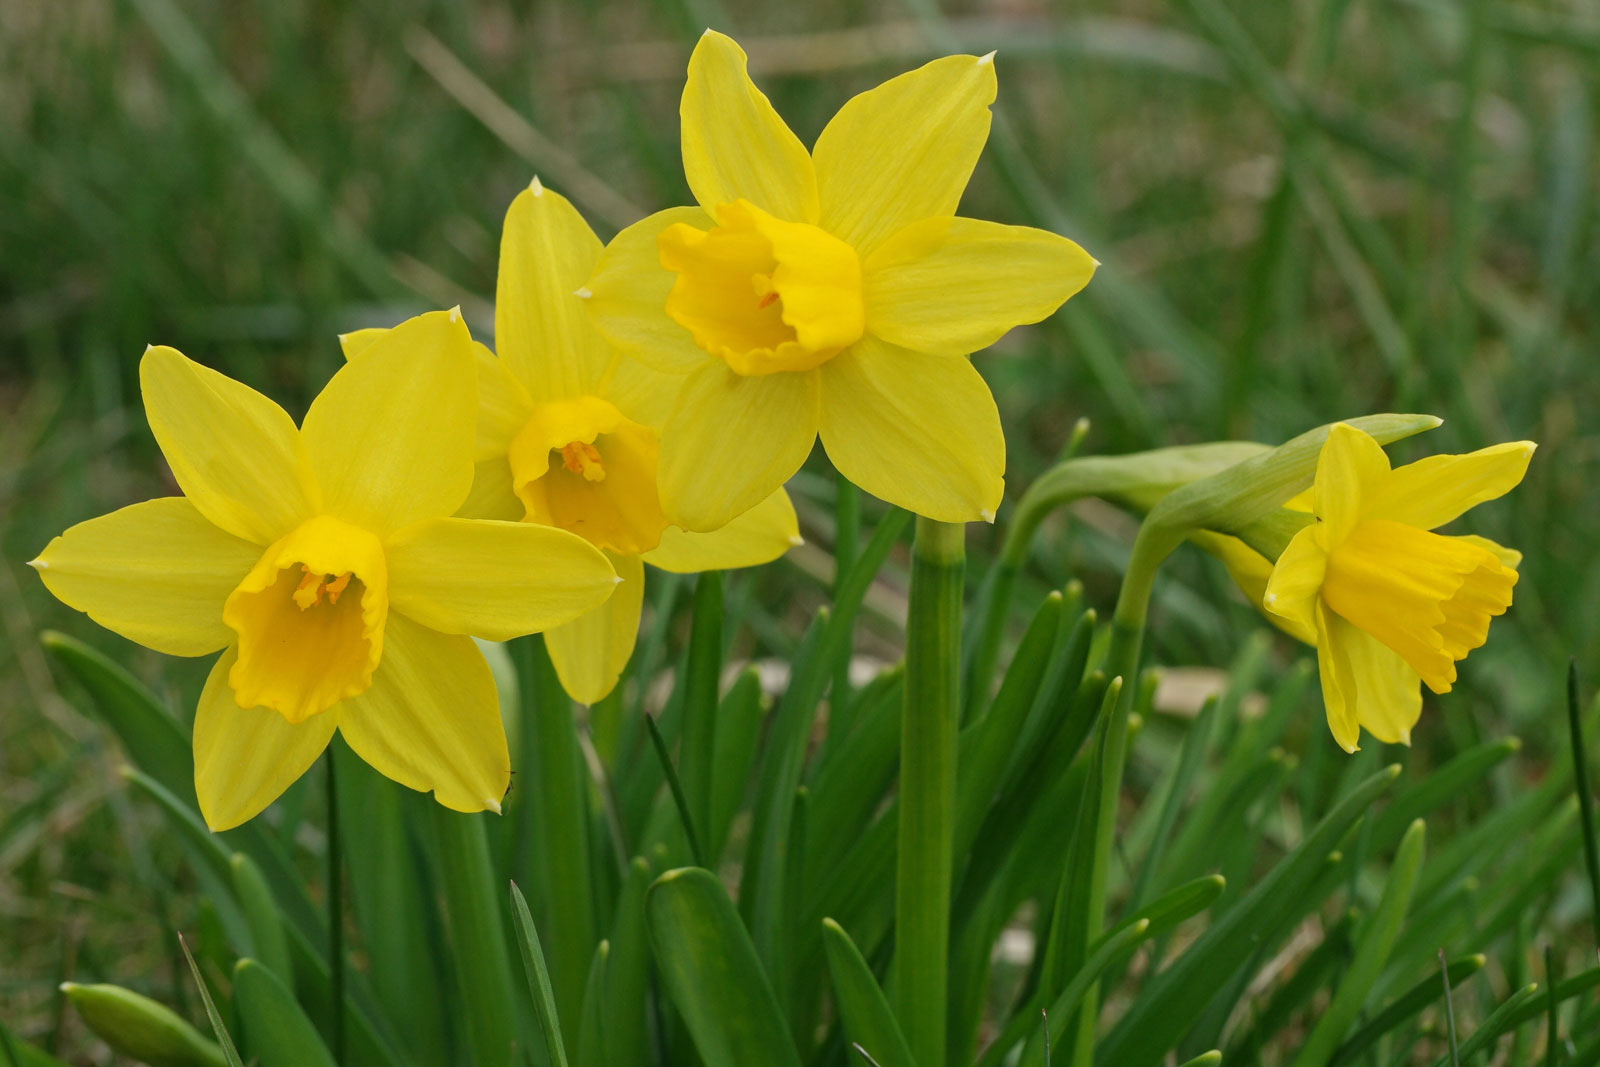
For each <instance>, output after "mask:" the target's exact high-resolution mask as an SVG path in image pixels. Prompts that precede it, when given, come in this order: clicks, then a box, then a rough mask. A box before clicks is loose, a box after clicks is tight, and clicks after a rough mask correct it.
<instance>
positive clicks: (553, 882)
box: [511, 635, 598, 1048]
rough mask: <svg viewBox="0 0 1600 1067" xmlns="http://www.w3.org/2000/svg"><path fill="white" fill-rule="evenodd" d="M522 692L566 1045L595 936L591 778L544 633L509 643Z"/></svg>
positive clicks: (539, 869) (578, 1013) (543, 896)
mask: <svg viewBox="0 0 1600 1067" xmlns="http://www.w3.org/2000/svg"><path fill="white" fill-rule="evenodd" d="M511 648H512V651H513V655H514V656H515V657H516V664H517V675H518V681H519V683H520V688H521V696H522V729H523V730H524V731H527V732H528V733H527V734H526V735H525V736H531V737H533V738H534V739H535V740H534V746H533V751H534V755H535V759H536V761H537V762H536V764H535V765H534V766H532V767H529V768H528V769H527V773H528V775H529V776H530V777H531V778H532V779H533V781H532V782H531V783H530V785H531V786H532V787H533V788H532V793H533V796H532V801H533V811H534V818H533V819H532V820H531V825H532V827H533V828H534V833H536V834H537V835H538V838H537V842H538V843H537V850H538V854H539V855H540V857H541V862H540V863H539V864H537V865H536V867H535V869H534V870H533V871H531V872H530V873H531V874H532V876H533V877H534V878H535V879H536V880H537V881H538V882H539V888H540V892H539V894H538V899H539V901H540V902H541V903H542V904H543V905H544V907H545V908H547V909H548V911H546V913H545V916H546V922H545V923H544V924H543V929H545V930H547V931H548V934H547V935H546V937H545V948H546V950H547V951H546V958H547V961H548V963H549V968H550V983H551V986H552V987H553V988H554V990H555V998H556V1014H557V1017H558V1018H559V1019H560V1020H561V1029H562V1036H563V1038H564V1039H565V1041H566V1044H567V1047H569V1048H570V1047H573V1046H574V1045H575V1043H576V1042H577V1038H578V1029H577V1028H578V1022H579V1020H580V1018H581V1017H582V1007H583V991H584V986H585V985H586V983H587V981H588V974H589V961H590V957H591V956H592V955H593V954H594V945H595V942H596V941H597V940H598V935H597V933H596V920H595V914H594V893H593V892H592V890H591V879H590V871H591V868H590V863H589V781H588V775H587V773H586V772H585V770H584V764H583V754H582V752H581V751H580V749H579V746H578V725H577V721H576V719H575V717H574V715H573V706H572V700H571V698H569V697H568V696H567V694H566V691H565V690H564V689H562V688H561V681H560V679H558V678H557V677H556V673H555V668H554V667H553V666H552V665H551V663H550V656H549V653H547V652H546V651H545V647H544V638H543V637H540V636H538V635H533V636H529V637H521V638H518V639H517V640H516V641H514V642H513V643H512V645H511Z"/></svg>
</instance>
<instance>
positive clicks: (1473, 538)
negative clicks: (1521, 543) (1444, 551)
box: [1454, 534, 1522, 571]
mask: <svg viewBox="0 0 1600 1067" xmlns="http://www.w3.org/2000/svg"><path fill="white" fill-rule="evenodd" d="M1454 540H1457V541H1465V542H1466V543H1467V544H1469V545H1477V546H1478V547H1479V548H1481V549H1485V550H1486V551H1488V552H1489V553H1490V554H1491V555H1493V556H1494V557H1495V558H1496V559H1498V560H1499V561H1500V564H1501V566H1503V567H1505V568H1506V569H1507V570H1513V571H1514V570H1516V569H1517V568H1518V567H1521V566H1522V553H1521V552H1518V551H1517V550H1516V549H1514V548H1507V547H1506V546H1505V545H1502V544H1499V543H1497V542H1495V541H1491V540H1489V539H1488V538H1487V537H1479V536H1478V535H1477V534H1457V535H1455V537H1454Z"/></svg>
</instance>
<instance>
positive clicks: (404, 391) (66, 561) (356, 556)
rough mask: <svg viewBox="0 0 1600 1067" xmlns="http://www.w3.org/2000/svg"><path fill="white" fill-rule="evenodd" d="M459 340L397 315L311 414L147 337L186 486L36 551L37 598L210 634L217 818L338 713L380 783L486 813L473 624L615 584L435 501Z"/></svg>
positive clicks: (488, 631)
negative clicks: (386, 780) (397, 321)
mask: <svg viewBox="0 0 1600 1067" xmlns="http://www.w3.org/2000/svg"><path fill="white" fill-rule="evenodd" d="M472 360H473V356H472V348H471V340H470V338H469V337H468V335H467V330H466V327H465V325H464V324H463V323H462V322H461V321H460V316H459V315H458V314H457V313H456V312H453V311H452V312H438V313H435V314H429V315H423V316H420V317H418V318H414V319H411V320H409V321H408V322H405V323H403V324H402V325H400V326H398V327H396V328H395V329H393V330H391V331H388V332H387V334H386V336H385V337H384V338H383V339H382V340H381V341H380V342H379V343H377V344H374V345H373V346H372V349H371V351H370V352H369V353H368V354H367V356H366V357H365V358H364V359H362V360H361V361H360V362H359V363H352V364H348V365H346V366H345V367H344V368H342V369H341V370H340V371H339V372H338V373H337V374H335V375H334V376H333V378H332V380H331V381H329V382H328V385H327V387H326V388H325V389H323V391H322V393H321V394H320V395H319V396H318V397H317V398H316V400H315V401H314V402H313V403H312V405H311V409H310V411H309V412H307V414H306V417H305V421H304V424H303V425H302V426H300V427H299V428H296V426H295V424H294V420H292V419H291V418H290V417H289V416H288V414H286V413H285V412H284V410H283V409H282V408H280V407H279V406H278V405H277V404H275V403H273V402H272V401H271V400H269V399H267V398H266V397H264V396H262V395H261V394H260V393H257V392H256V391H255V390H253V389H250V388H249V387H247V386H244V385H241V384H240V383H238V382H236V381H233V380H232V379H230V378H227V377H226V376H224V375H222V374H219V373H217V372H216V371H213V370H209V369H207V368H205V367H202V366H200V365H199V364H196V363H193V362H191V361H190V360H188V359H186V358H185V357H184V356H182V355H181V354H180V353H178V352H177V351H175V350H173V349H171V348H151V349H150V350H149V351H147V352H146V353H145V356H144V360H143V362H142V363H141V364H140V367H139V376H140V383H141V386H142V389H143V393H144V402H145V412H146V414H147V416H148V418H149V421H150V428H151V430H152V431H153V432H154V434H155V438H156V442H157V444H159V445H160V447H161V451H162V453H163V454H164V455H165V456H166V458H167V462H168V463H169V464H170V465H171V467H172V473H173V476H174V477H175V478H176V479H177V482H178V485H179V487H180V488H181V489H182V490H183V493H184V495H183V496H181V497H167V498H163V499H159V500H150V501H146V502H144V503H142V504H134V505H132V506H130V507H126V508H123V509H122V510H120V511H115V512H112V513H111V514H109V515H103V516H101V517H100V518H97V519H91V520H89V521H88V522H84V523H80V524H79V525H77V526H74V527H72V528H71V529H69V530H68V531H67V532H66V533H64V534H62V535H61V536H60V537H57V538H56V539H55V540H53V541H51V542H50V544H49V546H48V547H47V548H46V549H45V550H44V552H43V553H42V554H41V555H40V557H39V558H38V559H37V560H35V561H34V566H35V567H36V568H38V570H39V574H40V576H41V577H42V578H43V579H44V582H45V584H46V585H47V586H48V587H49V589H50V591H51V592H52V593H54V594H55V595H56V596H57V597H59V598H60V599H61V600H62V601H64V602H65V603H67V604H68V605H70V606H72V607H74V608H77V609H78V610H80V611H84V612H87V613H88V614H89V616H90V617H91V618H93V619H94V620H95V621H96V622H98V623H100V624H101V625H102V626H105V627H107V628H109V629H111V630H115V631H116V632H117V633H119V634H122V635H123V636H124V637H127V638H129V639H131V640H134V641H138V642H139V643H141V644H144V645H148V646H150V647H151V648H154V649H156V650H157V651H159V652H165V653H168V654H170V655H177V656H203V655H207V654H209V653H212V652H216V651H218V650H219V649H222V650H225V651H224V652H223V655H222V656H221V657H220V658H219V659H218V660H217V662H216V664H215V665H214V666H213V667H212V669H211V675H210V677H209V678H208V679H207V681H206V685H205V689H204V692H203V693H202V694H201V697H200V705H199V708H198V709H197V711H196V714H195V723H194V756H195V791H196V793H197V794H198V797H199V801H200V809H201V812H202V813H203V814H204V816H205V819H206V822H207V823H209V824H210V825H211V827H212V828H213V829H217V830H221V829H226V828H228V827H231V826H236V825H238V824H239V823H242V822H244V821H245V820H247V819H249V818H251V817H252V816H254V815H255V814H256V813H257V812H259V811H261V810H262V809H263V808H265V807H266V806H267V805H268V804H270V803H271V802H272V801H273V800H274V799H275V798H276V797H277V796H278V795H279V794H280V793H282V792H283V790H284V789H286V788H288V786H289V785H290V784H291V783H293V782H294V781H295V779H297V778H298V777H299V776H300V775H301V774H302V773H303V772H304V771H305V770H306V768H308V767H309V766H310V765H311V763H312V762H313V761H314V760H315V759H316V758H317V756H318V755H319V754H320V753H321V752H322V750H323V749H324V748H325V747H326V746H327V744H328V741H329V740H330V739H331V738H332V736H333V732H334V731H335V730H338V731H339V732H340V733H341V734H343V735H344V737H345V740H346V741H348V742H349V744H350V747H351V748H352V749H354V750H355V751H356V752H357V753H358V754H359V755H360V756H361V757H362V758H363V759H365V760H366V761H367V762H368V763H370V764H372V766H374V767H376V768H377V769H378V770H380V771H382V772H383V773H384V774H386V775H388V776H389V777H390V778H393V779H394V780H395V781H397V782H400V783H402V784H404V785H408V786H410V787H411V788H413V789H420V790H432V791H433V793H434V796H435V797H436V798H437V799H438V801H439V803H441V804H443V805H445V806H446V807H450V808H454V809H456V810H458V811H482V810H485V809H488V810H491V811H498V810H499V806H500V798H501V797H502V796H503V795H504V793H505V791H506V787H507V785H508V783H509V781H510V761H509V758H508V755H507V751H506V739H505V733H504V730H503V728H502V726H501V722H500V713H499V710H498V707H499V706H498V702H497V700H496V696H495V687H494V681H493V679H492V678H491V676H490V674H489V667H488V665H487V664H486V663H485V662H484V659H483V656H482V654H481V653H480V652H479V651H478V649H477V647H476V646H475V645H474V644H473V642H472V637H471V636H468V635H476V636H479V637H484V638H488V639H492V640H506V639H508V638H511V637H514V636H517V635H520V634H525V633H530V632H533V631H537V630H542V629H545V628H547V627H550V626H553V625H558V624H560V623H564V622H566V621H568V620H569V619H572V618H574V617H576V616H578V615H580V614H581V613H583V612H587V611H589V610H591V609H592V608H594V607H595V606H596V605H598V604H599V603H601V602H602V601H603V600H604V599H605V598H606V597H607V596H609V595H610V593H611V591H612V590H613V589H614V588H615V586H616V577H615V575H614V574H613V572H612V569H611V567H610V565H609V564H608V563H607V562H606V560H605V557H604V556H603V555H601V554H600V553H599V552H597V551H595V550H594V549H593V548H592V547H590V546H589V545H588V544H587V543H585V542H584V541H583V540H582V539H581V538H578V537H574V536H572V535H571V534H568V533H565V532H563V531H561V530H553V529H548V528H545V527H538V526H529V525H526V524H523V523H515V522H493V521H469V520H465V519H460V518H451V517H450V516H451V515H452V514H453V513H454V512H455V511H456V509H457V508H458V507H459V506H460V505H461V502H462V501H463V500H464V499H465V498H466V496H467V492H468V489H469V488H470V486H471V483H472V476H473V463H472V454H473V427H474V422H475V418H476V411H477V398H476V391H475V389H474V384H473V373H472V365H473V364H472Z"/></svg>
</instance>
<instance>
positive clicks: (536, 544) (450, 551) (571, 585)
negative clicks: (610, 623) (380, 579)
mask: <svg viewBox="0 0 1600 1067" xmlns="http://www.w3.org/2000/svg"><path fill="white" fill-rule="evenodd" d="M386 549H387V553H388V560H389V603H390V606H391V607H393V609H394V610H395V611H398V612H401V613H402V614H405V615H409V616H410V617H411V618H412V619H415V620H416V621H417V622H419V623H421V624H422V625H424V626H426V627H428V628H430V629H433V630H438V631H440V632H441V633H447V634H472V635H473V636H474V637H481V638H484V639H485V640H487V641H509V640H511V639H512V638H513V637H520V636H522V635H523V634H530V633H537V632H538V631H540V630H548V629H549V628H550V627H552V626H559V625H561V624H562V623H564V622H568V621H570V620H572V619H574V618H576V617H577V616H579V615H581V614H583V613H584V612H587V611H591V610H593V609H594V608H596V607H598V606H599V605H600V603H601V601H603V600H605V599H606V598H607V597H608V596H610V595H611V593H612V590H613V589H614V588H615V587H616V576H615V574H614V573H613V571H612V569H611V564H609V563H607V562H606V557H605V556H603V555H602V554H601V553H600V551H599V549H596V548H594V547H593V546H591V545H590V544H589V543H588V542H587V541H585V540H584V539H583V538H581V537H579V536H577V535H576V534H570V533H567V532H566V531H565V530H557V529H555V528H554V527H550V526H537V525H534V524H533V523H526V522H496V521H490V520H486V519H424V520H423V521H422V522H419V523H416V524H414V525H412V526H408V527H406V528H405V529H403V530H401V531H399V532H398V533H396V534H395V535H394V537H393V538H391V539H390V541H389V543H388V545H387V546H386ZM379 669H380V670H381V669H382V667H381V665H380V668H379Z"/></svg>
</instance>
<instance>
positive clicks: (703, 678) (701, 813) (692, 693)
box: [678, 571, 722, 863]
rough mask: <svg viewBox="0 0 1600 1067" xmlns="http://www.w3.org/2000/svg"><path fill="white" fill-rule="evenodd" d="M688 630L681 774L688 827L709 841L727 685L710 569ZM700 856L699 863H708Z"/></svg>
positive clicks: (716, 585)
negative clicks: (721, 690) (721, 693)
mask: <svg viewBox="0 0 1600 1067" xmlns="http://www.w3.org/2000/svg"><path fill="white" fill-rule="evenodd" d="M691 618H692V621H691V625H690V629H689V661H688V667H687V669H686V670H685V677H684V683H683V730H682V737H681V740H680V741H679V745H678V762H679V764H680V766H679V768H678V774H679V777H680V779H681V781H682V790H683V795H684V798H685V803H686V814H685V823H684V824H685V826H687V827H690V828H692V830H693V835H694V837H693V838H691V840H693V839H695V838H697V839H698V840H699V841H700V842H701V843H702V844H705V843H707V841H708V839H707V836H706V830H707V828H708V827H710V825H711V776H712V767H713V766H714V764H715V759H716V745H717V738H716V732H717V725H718V722H717V689H718V686H719V685H720V684H721V681H722V574H721V572H720V571H708V572H706V573H705V574H702V575H700V576H699V577H698V578H696V579H695V585H694V611H693V615H692V617H691ZM704 855H705V858H703V859H702V858H699V857H697V858H696V860H695V862H696V863H709V862H711V861H710V858H709V855H710V854H709V853H705V854H704Z"/></svg>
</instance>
